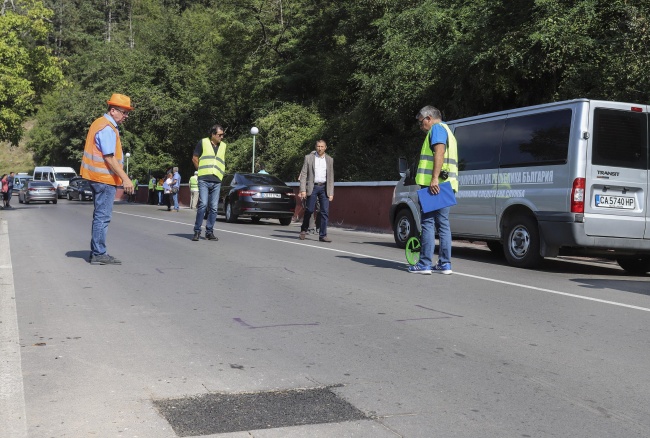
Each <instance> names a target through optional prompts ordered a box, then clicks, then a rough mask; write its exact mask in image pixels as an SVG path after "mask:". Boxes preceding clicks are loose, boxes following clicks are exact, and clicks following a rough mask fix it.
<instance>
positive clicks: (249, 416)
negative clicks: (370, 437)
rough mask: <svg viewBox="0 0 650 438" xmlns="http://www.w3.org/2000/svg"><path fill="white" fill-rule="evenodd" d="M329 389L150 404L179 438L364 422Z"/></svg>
mask: <svg viewBox="0 0 650 438" xmlns="http://www.w3.org/2000/svg"><path fill="white" fill-rule="evenodd" d="M331 388H332V387H325V388H313V389H293V390H286V391H271V392H256V393H244V394H222V393H208V394H202V395H198V396H193V397H185V398H177V399H165V400H154V401H153V403H154V405H155V406H156V408H157V409H158V411H159V412H160V414H161V415H162V416H163V417H164V418H165V419H166V420H167V421H168V422H169V424H170V425H171V427H172V429H174V432H175V433H176V435H178V436H179V437H186V436H198V435H212V434H217V433H228V432H242V431H247V430H257V429H273V428H276V427H290V426H302V425H307V424H321V423H340V422H345V421H354V420H367V419H370V417H368V416H366V415H365V414H364V413H363V412H361V411H360V410H359V409H357V408H355V407H354V406H352V405H351V404H350V403H348V402H347V401H345V400H343V399H342V398H341V397H339V396H338V395H336V394H335V393H334V392H332V390H331Z"/></svg>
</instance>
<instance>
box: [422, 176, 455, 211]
mask: <svg viewBox="0 0 650 438" xmlns="http://www.w3.org/2000/svg"><path fill="white" fill-rule="evenodd" d="M418 200H419V201H420V207H421V208H422V212H423V213H429V212H430V211H436V210H440V209H441V208H445V207H451V206H452V205H456V195H455V194H454V190H453V189H452V188H451V183H450V182H449V181H445V182H443V183H440V193H438V194H437V195H433V194H431V191H429V187H425V188H423V189H420V190H418Z"/></svg>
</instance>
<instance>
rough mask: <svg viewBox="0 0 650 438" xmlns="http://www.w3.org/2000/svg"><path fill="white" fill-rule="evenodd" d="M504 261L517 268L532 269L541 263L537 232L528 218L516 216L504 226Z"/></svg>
mask: <svg viewBox="0 0 650 438" xmlns="http://www.w3.org/2000/svg"><path fill="white" fill-rule="evenodd" d="M503 249H504V253H505V256H506V260H507V261H508V263H509V264H510V265H512V266H515V267H517V268H532V267H534V266H537V265H538V264H539V263H541V261H542V259H543V257H542V256H541V255H540V254H539V230H538V228H537V222H536V221H535V219H533V218H531V217H530V216H516V217H514V218H512V219H511V220H510V221H509V222H508V224H507V226H506V241H505V244H504V248H503Z"/></svg>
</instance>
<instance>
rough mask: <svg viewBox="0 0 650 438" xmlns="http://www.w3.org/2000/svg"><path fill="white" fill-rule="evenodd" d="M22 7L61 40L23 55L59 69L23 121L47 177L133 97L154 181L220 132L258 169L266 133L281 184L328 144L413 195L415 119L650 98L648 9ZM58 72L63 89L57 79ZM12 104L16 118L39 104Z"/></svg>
mask: <svg viewBox="0 0 650 438" xmlns="http://www.w3.org/2000/svg"><path fill="white" fill-rule="evenodd" d="M11 4H12V2H5V6H6V7H7V8H8V9H7V10H8V11H9V10H10V9H11V6H10V5H11ZM13 4H15V5H17V6H16V9H15V12H14V14H18V15H20V14H26V13H28V11H29V10H30V8H31V9H35V8H37V7H36V5H37V4H42V5H44V6H45V9H47V10H49V11H51V16H48V17H46V19H44V20H42V23H43V27H44V28H46V29H47V32H46V34H47V38H40V37H39V35H42V34H37V33H34V35H35V36H34V37H33V38H31V39H27V40H26V41H25V40H20V44H23V45H26V46H27V47H28V48H34V47H37V48H41V49H43V50H45V52H43V53H47V54H49V55H51V56H53V57H55V61H52V62H50V64H48V65H47V66H45V67H47V68H45V67H44V66H42V65H41V64H38V63H36V65H37V66H41V67H43V69H42V71H43V74H41V75H40V76H39V78H41V79H38V78H35V79H34V80H32V81H31V82H30V84H32V88H33V90H34V92H33V94H32V95H30V98H29V99H27V100H26V101H25V100H23V101H24V102H27V103H29V104H30V105H33V108H31V109H30V108H26V109H25V110H24V111H14V112H15V114H14V115H12V117H13V118H11V120H12V121H14V122H15V120H16V117H28V116H33V117H35V118H36V120H37V121H38V124H37V125H36V127H35V128H34V129H33V131H32V133H31V139H30V140H29V142H28V147H29V148H30V150H31V151H32V152H33V154H34V160H35V161H36V162H37V163H38V164H59V165H71V166H73V167H77V166H78V165H79V161H80V157H81V153H82V148H83V142H84V139H85V134H86V130H87V128H88V126H89V124H90V123H91V121H92V120H93V118H95V117H97V116H99V115H101V114H102V112H103V111H104V110H105V105H106V100H107V99H108V98H109V97H110V95H111V94H112V93H123V94H127V95H129V96H130V97H131V98H132V102H133V104H134V106H135V107H136V110H135V111H133V113H132V115H131V117H130V118H129V120H128V123H127V124H125V125H124V126H123V134H122V137H123V143H124V149H125V151H127V152H130V153H131V155H132V156H131V159H130V169H131V173H135V174H136V175H138V176H139V177H140V178H141V179H142V178H143V177H145V176H146V175H147V173H149V172H160V171H162V170H163V169H165V168H167V167H169V166H171V165H178V166H179V167H180V169H181V173H182V174H184V175H188V174H189V173H190V171H193V167H192V164H191V155H192V150H193V148H194V146H195V144H196V143H197V142H198V141H199V139H200V138H202V137H204V136H206V134H207V130H208V128H209V127H210V126H211V125H213V124H214V123H216V122H218V123H221V124H222V125H223V126H224V127H225V128H226V138H225V139H224V141H226V142H227V143H228V145H229V152H228V155H227V166H228V169H229V170H231V171H232V170H249V169H250V167H251V158H252V145H253V139H252V137H251V135H250V133H249V132H250V128H251V127H252V126H257V127H258V128H259V129H260V133H259V135H258V136H257V138H256V157H257V158H258V159H259V160H261V161H263V162H264V164H265V166H266V170H268V171H269V172H272V173H274V174H276V175H278V176H279V177H281V178H283V179H285V180H293V179H295V176H296V174H297V173H298V170H299V168H300V165H301V162H302V159H303V156H304V154H306V153H307V152H308V151H309V150H311V149H312V148H313V144H314V142H315V140H316V139H318V138H321V137H322V138H324V139H325V140H326V141H327V142H328V145H329V149H328V152H330V153H331V154H332V155H333V156H334V158H335V160H336V178H337V180H339V181H350V180H391V179H396V178H397V174H396V163H397V158H398V157H399V156H407V157H409V158H411V157H414V156H415V155H416V154H417V152H418V151H419V148H420V145H421V142H422V138H423V136H422V133H420V132H419V131H418V128H417V126H416V124H415V123H414V122H415V119H414V116H415V114H416V112H417V111H418V110H419V109H420V108H421V107H422V106H424V105H427V104H432V105H434V106H437V107H439V108H440V109H441V110H442V111H443V114H444V117H445V118H446V119H447V120H451V119H454V118H458V117H465V116H471V115H476V114H481V113H486V112H492V111H498V110H502V109H508V108H513V107H520V106H527V105H534V104H540V103H545V102H551V101H557V100H566V99H573V98H580V97H586V98H597V99H607V100H621V101H630V102H637V103H645V102H648V100H649V97H650V75H649V74H648V72H649V71H650V21H649V17H650V2H648V1H641V0H625V1H623V0H575V1H567V0H521V1H518V2H511V1H505V0H474V1H466V0H444V1H443V0H417V1H415V0H339V1H324V0H65V1H64V0H43V2H39V1H36V0H14V2H13ZM513 5H516V7H513ZM39 13H40V14H41V15H44V14H45V12H43V11H41V12H39ZM7 15H8V14H6V15H5V17H0V20H1V19H5V18H6V16H7ZM32 22H33V20H32V21H29V22H27V23H32ZM25 25H26V24H25ZM40 29H41V28H40V27H39V30H40ZM2 35H3V34H2V33H0V43H1V42H2V41H1V40H2V38H3V36H2ZM17 43H18V40H16V41H13V40H12V41H9V44H17ZM34 53H38V52H34ZM26 59H27V58H26ZM29 59H31V58H29ZM33 59H35V60H38V59H40V58H38V57H36V58H33ZM41 63H42V62H41ZM56 69H60V70H61V71H62V73H63V76H62V78H61V79H60V80H53V79H54V78H56V77H57V76H56V75H55V74H49V75H47V74H46V73H52V72H53V71H54V70H56ZM11 71H12V72H14V73H15V72H17V71H18V70H16V69H13V70H11ZM23 71H25V72H31V71H40V70H38V69H31V70H30V69H27V70H25V69H24V70H23ZM0 73H1V71H0ZM25 86H26V85H25ZM18 95H19V93H16V94H15V96H18ZM20 95H21V96H22V94H20ZM2 99H3V98H2V97H0V106H4V108H5V109H7V108H19V107H21V106H20V105H22V103H21V102H23V101H19V100H17V98H16V99H14V101H11V102H9V103H7V102H8V101H7V99H5V101H3V100H2ZM12 114H13V113H12ZM14 116H15V117H14ZM2 120H3V119H2V116H1V114H0V134H2V132H3V131H2ZM7 120H9V119H7ZM12 123H13V122H12ZM6 126H9V127H11V126H16V125H15V123H13V124H7V125H6ZM7 132H9V131H7ZM0 137H1V138H4V139H8V140H10V139H11V137H10V136H9V135H8V134H6V133H5V135H4V137H2V136H0ZM459 147H460V148H462V145H459Z"/></svg>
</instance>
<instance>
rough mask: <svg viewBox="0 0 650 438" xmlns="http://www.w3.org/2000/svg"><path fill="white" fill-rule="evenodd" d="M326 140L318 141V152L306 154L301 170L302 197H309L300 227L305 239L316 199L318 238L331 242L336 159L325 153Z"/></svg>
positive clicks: (299, 195)
mask: <svg viewBox="0 0 650 438" xmlns="http://www.w3.org/2000/svg"><path fill="white" fill-rule="evenodd" d="M325 150H327V144H326V143H325V140H318V141H317V142H316V153H315V154H314V153H309V154H307V155H305V161H304V163H303V165H302V171H301V172H300V192H299V193H298V197H299V198H300V199H305V198H307V208H306V209H305V215H304V217H303V220H302V226H301V227H300V240H305V238H306V237H307V230H308V229H309V218H310V217H311V215H312V214H313V213H314V209H315V207H316V199H318V201H319V202H320V232H319V236H318V240H320V241H321V242H331V241H332V240H331V239H330V238H329V237H327V219H328V215H329V203H330V202H331V201H333V200H334V159H333V158H332V157H330V156H329V155H327V154H326V153H325Z"/></svg>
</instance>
